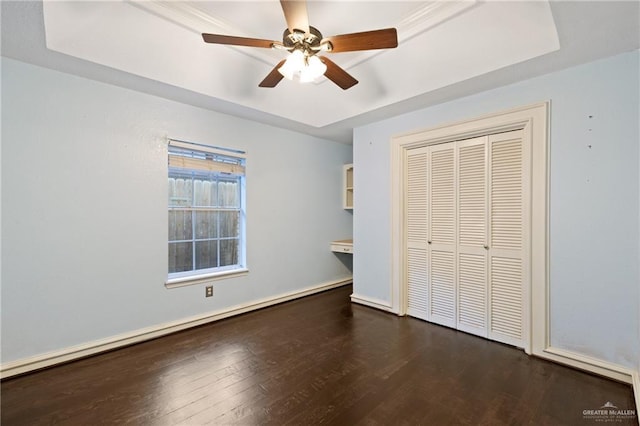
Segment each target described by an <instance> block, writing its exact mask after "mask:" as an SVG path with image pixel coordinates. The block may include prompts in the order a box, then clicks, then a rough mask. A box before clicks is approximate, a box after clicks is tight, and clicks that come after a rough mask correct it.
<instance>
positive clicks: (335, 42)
mask: <svg viewBox="0 0 640 426" xmlns="http://www.w3.org/2000/svg"><path fill="white" fill-rule="evenodd" d="M327 41H328V42H330V43H331V45H332V49H331V52H336V53H337V52H354V51H356V50H372V49H391V48H394V47H398V32H397V31H396V29H395V28H385V29H383V30H374V31H364V32H361V33H351V34H343V35H337V36H332V37H327V38H325V39H324V40H322V42H323V43H324V42H327Z"/></svg>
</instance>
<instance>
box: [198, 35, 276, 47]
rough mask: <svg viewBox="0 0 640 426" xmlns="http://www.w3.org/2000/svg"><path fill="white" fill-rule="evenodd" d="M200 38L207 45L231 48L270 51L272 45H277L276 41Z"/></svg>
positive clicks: (229, 37)
mask: <svg viewBox="0 0 640 426" xmlns="http://www.w3.org/2000/svg"><path fill="white" fill-rule="evenodd" d="M202 38H203V39H204V41H205V42H207V43H215V44H228V45H232V46H248V47H264V48H267V49H271V47H272V46H273V44H274V43H275V44H279V42H277V41H271V40H263V39H260V38H247V37H236V36H228V35H222V34H206V33H204V34H202Z"/></svg>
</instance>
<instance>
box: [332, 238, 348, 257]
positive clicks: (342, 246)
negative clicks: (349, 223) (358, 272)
mask: <svg viewBox="0 0 640 426" xmlns="http://www.w3.org/2000/svg"><path fill="white" fill-rule="evenodd" d="M331 251H333V252H336V253H347V254H353V240H336V241H331Z"/></svg>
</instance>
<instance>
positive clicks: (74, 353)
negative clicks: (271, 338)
mask: <svg viewBox="0 0 640 426" xmlns="http://www.w3.org/2000/svg"><path fill="white" fill-rule="evenodd" d="M352 282H353V278H352V277H347V278H342V279H339V280H334V281H329V282H325V283H322V284H317V285H314V286H311V287H307V288H303V289H301V290H295V291H292V292H289V293H284V294H280V295H278V296H274V297H269V298H265V299H261V300H256V301H253V302H249V303H246V304H242V305H237V306H233V307H230V308H225V309H223V310H220V311H216V312H209V313H206V314H201V315H195V316H193V317H189V318H184V319H181V320H178V321H172V322H168V323H164V324H160V325H157V326H152V327H147V328H143V329H139V330H135V331H132V332H129V333H124V334H119V335H116V336H111V337H107V338H105V339H100V340H94V341H92V342H88V343H83V344H81V345H77V346H72V347H68V348H64V349H61V350H58V351H54V352H48V353H45V354H40V355H35V356H32V357H29V358H23V359H19V360H17V361H12V362H8V363H5V364H2V365H1V366H0V379H5V378H7V377H11V376H15V375H17V374H24V373H28V372H30V371H34V370H39V369H41V368H45V367H50V366H52V365H56V364H60V363H63V362H68V361H72V360H75V359H79V358H84V357H86V356H89V355H95V354H98V353H100V352H105V351H108V350H112V349H116V348H120V347H123V346H128V345H131V344H134V343H140V342H144V341H146V340H150V339H155V338H157V337H160V336H165V335H167V334H171V333H175V332H176V331H181V330H185V329H187V328H191V327H196V326H199V325H203V324H207V323H210V322H214V321H218V320H221V319H224V318H228V317H231V316H234V315H240V314H244V313H246V312H250V311H254V310H257V309H262V308H266V307H268V306H272V305H277V304H279V303H283V302H287V301H290V300H294V299H298V298H300V297H304V296H309V295H311V294H314V293H319V292H322V291H325V290H330V289H332V288H336V287H340V286H343V285H347V284H351V283H352Z"/></svg>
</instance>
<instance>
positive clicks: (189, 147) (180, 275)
mask: <svg viewBox="0 0 640 426" xmlns="http://www.w3.org/2000/svg"><path fill="white" fill-rule="evenodd" d="M170 147H175V148H178V149H180V150H186V151H191V152H193V153H195V154H207V155H208V157H207V158H209V160H208V161H205V160H196V161H193V162H192V161H189V159H187V160H186V161H184V164H179V163H180V161H179V160H180V158H178V157H177V156H172V154H170V152H171V151H172V149H171V148H170ZM209 154H213V156H214V157H216V156H219V157H221V158H227V159H234V160H240V165H235V164H232V165H230V164H225V163H223V162H217V161H215V160H210V158H211V156H210V155H209ZM167 158H168V166H167V169H168V170H167V176H168V177H169V176H171V169H170V166H169V163H171V166H172V167H173V168H175V167H176V165H177V164H179V165H177V167H179V168H182V169H184V173H185V174H189V173H192V172H196V173H197V172H198V171H202V169H203V168H204V169H206V170H209V171H214V172H220V173H221V174H222V175H224V174H225V173H230V174H233V175H234V176H235V179H237V181H238V183H239V188H238V190H239V192H240V206H239V209H237V208H233V209H229V208H226V207H225V206H222V207H219V206H216V207H198V206H189V207H185V208H184V210H185V211H191V212H194V211H230V210H232V211H238V210H239V213H240V223H239V230H238V232H239V250H238V263H237V264H234V265H228V266H222V267H214V268H206V269H204V268H203V269H192V270H189V271H182V272H173V273H168V274H167V280H166V282H165V286H166V287H167V288H175V287H184V286H188V285H194V284H201V283H206V282H210V281H215V280H219V279H224V278H230V277H236V276H241V275H246V274H247V273H248V272H249V270H248V268H247V267H246V226H245V222H246V196H245V194H246V182H245V181H246V179H245V174H244V162H245V160H246V153H245V152H244V151H239V150H232V149H227V148H220V147H214V146H209V145H203V144H198V143H193V142H185V141H181V140H177V139H169V140H168V147H167ZM176 158H178V161H176ZM221 180H224V177H222V178H221ZM172 209H180V207H172V206H168V210H167V211H169V210H172ZM167 221H168V218H167ZM196 240H197V238H196V237H195V234H194V235H193V236H192V239H191V240H190V241H193V242H194V245H195V242H196ZM211 240H217V241H221V240H224V238H222V237H220V236H219V234H218V236H217V237H215V238H211ZM167 243H169V239H168V238H167ZM167 249H168V244H167ZM217 255H218V260H219V257H220V252H219V250H218V253H217ZM194 262H195V258H194ZM194 267H195V265H194Z"/></svg>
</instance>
